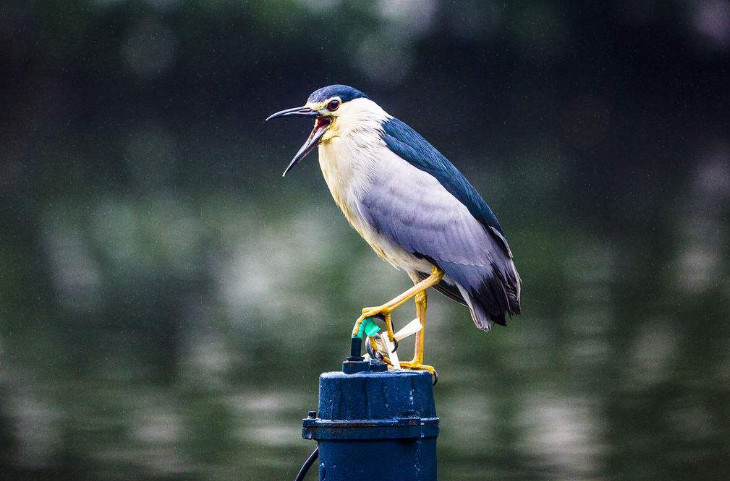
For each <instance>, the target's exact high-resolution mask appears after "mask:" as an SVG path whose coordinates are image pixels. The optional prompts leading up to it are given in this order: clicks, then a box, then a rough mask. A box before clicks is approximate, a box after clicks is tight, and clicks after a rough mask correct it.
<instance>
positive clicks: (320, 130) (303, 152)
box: [266, 107, 332, 177]
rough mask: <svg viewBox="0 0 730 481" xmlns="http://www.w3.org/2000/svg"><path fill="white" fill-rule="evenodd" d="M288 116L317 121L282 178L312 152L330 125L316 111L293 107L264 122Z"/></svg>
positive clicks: (330, 120) (326, 118) (330, 121)
mask: <svg viewBox="0 0 730 481" xmlns="http://www.w3.org/2000/svg"><path fill="white" fill-rule="evenodd" d="M289 116H300V117H317V120H316V121H315V123H314V129H312V133H310V134H309V138H307V141H306V142H305V143H304V145H302V147H301V148H300V149H299V152H297V153H296V155H295V156H294V158H293V159H292V160H291V162H289V165H288V166H287V167H286V170H284V174H282V177H283V176H285V175H286V174H287V173H288V172H289V171H290V170H291V169H292V168H294V166H295V165H297V164H298V163H299V161H300V160H302V159H303V158H304V157H306V156H307V154H309V153H310V152H312V150H314V148H315V147H316V146H317V145H318V144H319V141H320V140H321V139H322V136H323V135H324V133H325V132H327V129H328V128H329V126H330V124H331V123H332V119H331V118H329V117H321V116H319V113H318V112H317V111H316V110H313V109H310V108H309V107H295V108H293V109H287V110H282V111H281V112H276V113H275V114H273V115H271V116H269V117H268V118H267V119H266V120H271V119H275V118H278V117H289Z"/></svg>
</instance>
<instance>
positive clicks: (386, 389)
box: [302, 357, 439, 481]
mask: <svg viewBox="0 0 730 481" xmlns="http://www.w3.org/2000/svg"><path fill="white" fill-rule="evenodd" d="M360 359H362V358H359V359H356V358H353V357H351V358H349V359H348V361H346V362H345V363H344V365H343V371H342V372H328V373H324V374H322V375H321V376H320V378H319V411H317V412H316V413H314V412H310V415H309V417H308V418H306V419H304V422H303V428H302V436H303V437H304V438H305V439H314V440H316V441H317V443H318V446H319V479H320V481H372V480H373V479H382V480H389V479H390V480H393V481H436V437H437V436H438V434H439V419H438V417H436V407H435V404H434V398H433V381H432V378H431V375H430V374H429V373H428V372H423V371H388V370H387V369H386V366H385V364H383V363H381V362H379V361H371V362H367V361H362V360H360Z"/></svg>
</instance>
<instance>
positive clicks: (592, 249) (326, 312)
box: [0, 0, 730, 481]
mask: <svg viewBox="0 0 730 481" xmlns="http://www.w3.org/2000/svg"><path fill="white" fill-rule="evenodd" d="M1 3H2V5H0V480H2V481H4V480H20V481H24V480H33V481H36V480H40V481H46V480H47V481H66V480H68V481H71V480H73V481H84V480H103V481H115V480H134V481H164V480H173V479H174V480H221V481H222V480H226V481H229V480H230V481H234V480H235V481H238V480H242V481H243V480H245V481H248V480H252V481H253V480H256V481H281V480H287V479H292V478H293V476H294V475H295V473H296V471H297V469H298V468H299V466H300V465H301V463H302V461H303V460H304V458H305V457H306V455H307V454H308V453H309V452H310V451H311V449H312V448H313V446H312V443H311V442H308V441H304V440H303V439H301V437H300V432H301V431H300V430H301V418H302V417H303V416H305V415H306V413H307V411H308V410H310V409H314V408H315V407H316V401H317V399H316V398H317V378H318V375H319V373H320V372H323V371H329V370H334V369H339V367H340V365H341V364H340V363H341V361H342V359H343V358H344V356H345V355H346V354H347V353H348V349H349V342H348V336H349V333H350V329H351V326H352V323H353V322H354V320H355V319H356V317H357V315H358V314H359V313H360V309H361V308H362V307H364V306H372V305H376V304H379V303H381V302H383V301H386V300H388V299H390V298H392V297H393V296H395V295H396V294H398V293H399V292H401V290H403V289H405V288H407V287H409V281H408V278H407V276H406V275H405V274H403V273H401V272H397V271H395V270H394V269H392V268H391V267H390V266H388V265H386V264H385V263H383V262H382V261H380V260H379V259H378V258H377V257H376V256H375V254H374V253H372V252H371V251H370V249H369V248H368V247H367V246H366V245H365V243H364V242H363V241H362V240H361V239H360V238H359V237H358V236H357V234H356V233H355V232H354V231H352V230H351V229H350V228H349V227H348V226H347V225H346V222H345V220H344V218H343V216H342V215H341V213H340V212H339V211H338V210H337V209H336V207H335V206H334V203H333V202H332V200H331V198H330V196H329V194H328V192H327V191H326V187H325V185H324V182H323V180H322V178H321V175H320V173H319V171H318V167H317V166H316V159H315V158H314V157H315V155H312V157H311V158H307V159H306V160H305V161H304V162H303V163H302V164H301V165H299V166H298V167H297V168H296V169H295V170H294V171H292V172H291V174H289V175H288V176H287V178H286V179H282V178H281V177H280V175H281V172H282V171H283V169H284V167H285V165H286V164H287V162H288V161H289V160H290V159H291V155H292V154H293V153H294V152H296V149H297V148H298V147H299V145H301V144H300V142H301V141H303V140H304V138H306V135H307V133H308V126H307V125H306V122H305V123H301V124H300V123H297V122H285V121H282V122H281V123H279V124H276V125H271V124H264V123H263V119H264V118H265V117H266V116H267V115H269V114H271V113H272V112H274V111H277V110H280V109H283V108H287V107H293V106H295V105H301V104H302V103H303V102H304V99H306V97H307V95H308V94H309V93H310V92H311V91H312V90H314V89H315V88H317V87H321V86H323V85H326V84H331V83H340V82H344V83H349V84H352V85H354V86H356V87H358V88H360V89H362V90H363V91H365V92H366V93H368V94H369V95H370V96H371V98H373V99H375V100H376V101H377V102H378V103H379V104H380V105H382V106H384V108H385V109H386V110H387V111H388V112H390V113H392V114H394V115H396V116H398V117H399V118H401V119H402V120H404V121H406V122H407V123H409V124H411V125H412V126H413V127H415V128H416V130H418V131H419V132H420V133H422V134H423V135H424V136H425V137H426V138H428V139H429V140H430V141H431V142H433V143H434V145H436V146H437V147H438V148H439V149H440V150H441V151H442V152H444V154H445V155H446V156H447V157H449V158H450V159H451V160H452V161H454V163H455V164H456V165H457V166H458V167H459V168H460V169H461V170H462V171H463V172H464V173H465V175H466V176H467V177H468V178H469V179H470V180H471V181H472V183H473V184H474V185H475V186H476V187H477V189H478V190H479V191H480V192H481V193H482V195H483V196H484V197H485V199H486V200H487V201H488V203H489V204H490V205H491V207H492V208H493V209H494V210H495V212H496V213H497V215H498V217H499V219H500V222H501V223H502V225H503V226H504V228H505V230H506V232H507V234H508V238H509V241H510V244H511V247H512V250H513V251H514V253H515V259H516V263H517V267H518V269H519V272H520V274H521V276H522V279H523V281H524V289H523V315H522V316H520V317H519V318H516V319H514V320H512V321H511V322H510V325H509V327H508V328H496V329H495V330H494V331H493V332H491V333H489V334H484V333H482V332H480V331H478V330H477V329H476V328H475V327H474V326H473V325H472V322H471V320H470V317H469V313H468V311H467V310H466V309H465V308H463V307H461V306H458V305H456V304H454V303H452V302H451V301H449V300H448V299H446V298H444V297H441V296H440V295H439V294H437V293H434V294H433V295H431V297H430V302H429V306H430V309H429V321H428V334H427V350H426V361H427V362H429V363H431V364H434V365H435V366H436V368H437V369H438V372H439V374H440V382H439V384H438V385H437V386H436V402H437V410H438V414H439V416H440V418H441V436H440V437H439V473H440V479H441V480H445V481H466V480H500V481H501V480H524V481H535V480H542V479H545V480H548V479H549V480H601V481H634V480H636V481H638V480H642V481H643V480H646V481H654V480H663V481H667V480H682V481H685V480H713V481H714V480H718V481H719V480H726V479H728V478H729V477H730V323H728V319H729V318H730V267H728V266H729V265H730V263H729V261H730V241H729V239H730V217H729V216H730V137H728V132H730V129H728V125H730V118H729V117H728V115H729V112H730V97H728V86H727V83H728V82H727V79H728V71H730V70H729V69H728V65H730V62H729V61H728V54H729V52H730V4H729V3H728V2H727V1H726V0H697V1H694V2H652V1H642V2H630V1H615V2H593V3H586V4H585V5H576V2H569V1H566V0H562V1H552V2H539V1H520V2H495V1H486V0H485V1H479V2H473V1H462V2H452V1H445V0H442V1H436V0H418V1H412V2H406V1H398V2H396V1H380V2H346V1H332V0H330V1H323V0H320V1H316V2H315V1H304V0H296V1H295V0H270V1H267V2H259V1H251V2H248V1H244V0H240V1H238V0H237V1H224V0H216V1H208V0H191V1H185V2H182V1H176V0H129V1H127V0H78V1H74V2H28V1H19V0H4V1H3V2H1ZM414 311H415V310H414V308H413V306H412V305H407V306H405V307H403V308H402V309H401V310H400V311H398V312H397V313H396V317H395V321H396V323H398V324H399V325H403V324H404V323H405V322H408V321H410V320H411V319H413V317H414V316H415V312H414ZM404 350H406V351H407V350H408V349H407V346H404ZM402 357H404V358H405V357H406V356H405V355H403V356H402ZM374 477H377V476H374Z"/></svg>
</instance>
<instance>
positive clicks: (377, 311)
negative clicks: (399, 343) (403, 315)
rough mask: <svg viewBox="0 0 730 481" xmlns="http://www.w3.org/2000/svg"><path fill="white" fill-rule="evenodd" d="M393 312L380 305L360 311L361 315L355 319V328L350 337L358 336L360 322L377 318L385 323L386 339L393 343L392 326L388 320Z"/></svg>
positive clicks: (387, 307)
mask: <svg viewBox="0 0 730 481" xmlns="http://www.w3.org/2000/svg"><path fill="white" fill-rule="evenodd" d="M393 311H394V309H393V308H391V307H389V306H388V305H385V304H384V305H382V306H377V307H365V308H364V309H363V310H362V315H361V316H360V317H358V318H357V321H356V322H355V327H354V329H353V331H352V335H353V336H356V335H358V332H359V330H360V325H361V324H362V322H363V321H364V320H365V319H367V318H370V317H372V318H378V319H381V320H382V321H384V322H385V327H386V331H387V333H388V338H389V340H390V341H391V342H393V324H392V323H391V320H390V314H391V313H392V312H393Z"/></svg>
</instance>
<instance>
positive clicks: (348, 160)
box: [266, 85, 521, 374]
mask: <svg viewBox="0 0 730 481" xmlns="http://www.w3.org/2000/svg"><path fill="white" fill-rule="evenodd" d="M282 117H309V118H313V119H314V128H313V129H312V132H311V133H310V135H309V137H308V138H307V140H306V142H305V143H304V145H302V147H301V148H300V149H299V151H298V152H297V153H296V155H294V158H293V159H292V160H291V162H289V165H288V166H287V167H286V169H285V170H284V173H283V175H284V176H286V174H287V173H289V171H291V170H292V168H294V166H295V165H297V164H298V163H299V162H300V161H301V160H302V159H303V158H304V157H306V156H307V155H308V154H309V153H311V152H312V151H313V150H314V149H315V148H317V149H318V153H319V165H320V168H321V170H322V174H323V176H324V180H325V182H326V184H327V186H328V187H329V190H330V193H331V194H332V197H333V199H334V201H335V203H336V204H337V205H338V206H339V208H340V209H341V210H342V213H343V214H344V215H345V218H346V219H347V221H348V222H349V223H350V224H351V226H352V227H353V228H354V229H355V230H356V231H357V232H358V234H360V236H362V238H363V239H364V240H365V241H366V242H367V243H368V244H369V245H370V247H372V249H373V250H374V251H375V253H376V254H377V255H378V256H379V257H381V258H382V259H384V260H385V261H387V262H388V263H390V264H391V265H393V266H394V267H396V268H397V269H400V270H403V271H405V272H406V273H407V274H408V276H409V277H410V278H411V280H412V282H413V287H411V288H410V289H408V290H406V291H405V292H403V293H401V294H399V295H398V296H396V297H394V298H393V299H391V300H390V301H388V302H386V303H384V304H382V305H379V306H375V307H366V308H364V309H363V310H362V314H361V315H360V316H359V317H358V318H357V320H356V322H355V326H354V328H353V336H355V335H356V334H357V332H358V330H359V329H360V325H361V324H362V322H363V321H364V320H365V319H367V318H372V317H379V318H381V319H383V320H384V321H385V324H386V328H387V333H388V336H389V338H390V339H391V340H392V339H393V324H392V320H391V314H392V312H393V311H394V310H395V309H396V308H398V307H400V306H401V305H403V304H404V303H406V302H407V301H409V300H410V299H414V302H415V304H416V313H417V315H418V319H419V320H420V323H421V325H422V327H423V328H422V329H421V330H420V331H419V332H418V333H417V335H416V340H415V347H414V356H413V359H412V360H411V361H407V362H401V363H400V364H401V367H402V368H405V369H414V370H426V371H429V372H430V373H431V374H435V369H434V368H433V366H431V365H428V364H424V348H425V331H426V329H425V327H426V309H427V293H426V291H427V289H429V288H431V287H433V288H435V289H436V290H437V291H439V292H441V293H442V294H445V295H446V296H447V297H449V298H451V299H452V300H454V301H456V302H459V303H461V304H464V305H466V306H467V307H468V308H469V310H470V312H471V318H472V320H473V321H474V324H475V325H476V327H478V328H479V329H481V330H483V331H489V330H491V329H492V327H493V326H494V325H495V324H498V325H502V326H505V325H506V318H507V316H509V317H512V316H513V315H518V314H520V290H521V280H520V276H519V274H518V273H517V269H516V268H515V264H514V260H513V255H512V250H511V249H510V246H509V244H508V242H507V237H506V235H505V232H504V230H503V229H502V226H501V225H500V224H499V221H498V220H497V217H496V216H495V215H494V213H493V212H492V210H491V209H490V208H489V206H488V205H487V203H486V202H485V201H484V199H483V198H482V197H481V195H479V193H478V192H477V190H476V189H475V188H474V187H473V186H472V184H470V183H469V181H468V180H467V179H466V178H465V177H464V175H463V174H462V173H461V172H460V171H459V170H458V169H457V168H456V167H455V166H454V164H452V163H451V162H450V161H449V160H448V159H447V158H446V157H444V156H443V155H442V154H441V153H440V152H439V151H438V150H437V149H436V148H435V147H434V146H433V145H431V144H430V143H429V142H428V141H427V140H426V139H424V138H423V137H422V136H421V135H420V134H418V133H417V132H416V131H415V130H414V129H413V128H411V127H410V126H408V125H407V124H406V123H404V122H402V121H401V120H398V119H397V118H396V117H394V116H392V115H390V114H388V113H387V112H386V111H385V110H383V108H382V107H380V106H379V105H378V104H377V103H375V102H374V101H373V100H371V99H370V98H369V97H368V96H367V95H365V94H364V93H362V92H361V91H359V90H357V89H355V88H353V87H350V86H347V85H329V86H326V87H322V88H320V89H318V90H315V91H314V92H312V94H311V95H310V96H309V98H308V99H307V102H306V103H305V105H304V106H301V107H294V108H290V109H286V110H281V111H279V112H276V113H274V114H272V115H270V116H269V117H268V118H267V119H266V120H267V121H268V120H271V119H275V118H282Z"/></svg>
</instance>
